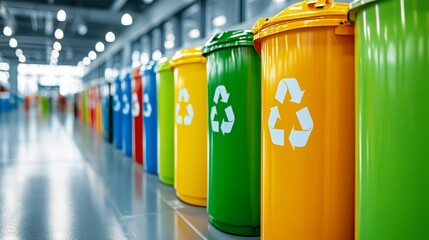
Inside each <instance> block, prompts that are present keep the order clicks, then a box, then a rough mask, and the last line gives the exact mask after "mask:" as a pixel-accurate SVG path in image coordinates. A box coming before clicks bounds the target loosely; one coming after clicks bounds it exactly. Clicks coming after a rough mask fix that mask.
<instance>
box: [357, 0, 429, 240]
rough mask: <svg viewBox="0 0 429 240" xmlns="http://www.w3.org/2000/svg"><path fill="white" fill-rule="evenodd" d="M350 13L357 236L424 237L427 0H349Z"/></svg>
mask: <svg viewBox="0 0 429 240" xmlns="http://www.w3.org/2000/svg"><path fill="white" fill-rule="evenodd" d="M349 20H350V21H351V22H355V23H356V28H355V29H356V37H357V39H356V57H357V58H356V64H357V65H356V80H357V85H356V86H357V105H356V106H357V116H356V121H357V148H356V150H357V164H356V166H357V197H356V200H357V206H356V210H357V212H356V213H357V214H356V215H357V219H356V239H358V240H379V239H389V240H399V239H429V225H428V222H429V204H428V203H429V150H428V149H429V141H428V139H429V127H428V126H427V124H428V123H429V95H428V89H429V81H428V77H427V70H428V68H429V1H427V0H414V1H411V0H407V1H405V0H378V1H377V0H365V1H364V0H361V1H354V2H353V3H352V4H351V10H350V12H349Z"/></svg>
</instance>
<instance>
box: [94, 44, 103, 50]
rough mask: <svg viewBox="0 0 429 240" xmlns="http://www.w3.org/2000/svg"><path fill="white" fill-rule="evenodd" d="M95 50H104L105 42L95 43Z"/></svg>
mask: <svg viewBox="0 0 429 240" xmlns="http://www.w3.org/2000/svg"><path fill="white" fill-rule="evenodd" d="M95 50H96V51H97V52H103V51H104V43H102V42H98V43H97V44H95Z"/></svg>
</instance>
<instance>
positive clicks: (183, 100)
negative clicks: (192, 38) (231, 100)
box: [170, 47, 208, 206]
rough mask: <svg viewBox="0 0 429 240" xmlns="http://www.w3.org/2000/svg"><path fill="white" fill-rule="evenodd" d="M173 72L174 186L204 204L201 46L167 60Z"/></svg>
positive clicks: (185, 198) (205, 108) (203, 66)
mask: <svg viewBox="0 0 429 240" xmlns="http://www.w3.org/2000/svg"><path fill="white" fill-rule="evenodd" d="M170 64H171V66H170V67H171V69H172V70H173V72H174V104H175V123H174V149H175V150H174V151H175V154H174V163H175V169H174V173H175V174H174V188H175V189H176V194H177V196H178V197H179V198H180V199H181V200H182V201H184V202H186V203H189V204H192V205H197V206H206V204H207V131H208V130H207V129H208V126H207V125H208V106H207V105H208V103H207V101H208V93H207V92H208V90H207V70H206V58H205V57H203V55H202V48H201V47H196V48H190V49H182V50H181V51H178V52H177V53H176V54H175V55H174V57H173V58H172V60H171V62H170Z"/></svg>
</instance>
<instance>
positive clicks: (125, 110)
mask: <svg viewBox="0 0 429 240" xmlns="http://www.w3.org/2000/svg"><path fill="white" fill-rule="evenodd" d="M121 88H122V105H121V107H122V123H121V124H122V151H123V152H124V154H125V155H126V156H129V157H132V155H133V117H132V115H131V75H130V73H129V72H127V73H125V74H124V75H123V78H122V79H121Z"/></svg>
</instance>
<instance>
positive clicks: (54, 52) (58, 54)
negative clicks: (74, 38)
mask: <svg viewBox="0 0 429 240" xmlns="http://www.w3.org/2000/svg"><path fill="white" fill-rule="evenodd" d="M51 56H52V57H54V58H58V57H59V56H60V53H59V52H58V51H57V50H52V52H51Z"/></svg>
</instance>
